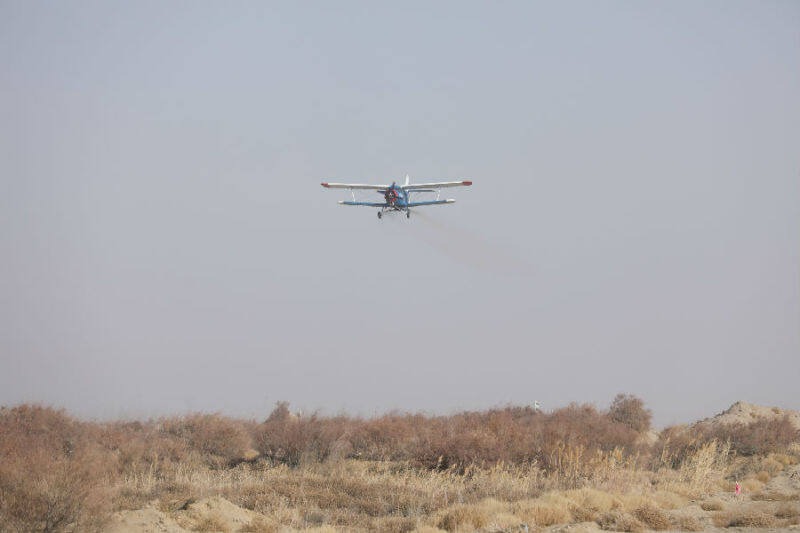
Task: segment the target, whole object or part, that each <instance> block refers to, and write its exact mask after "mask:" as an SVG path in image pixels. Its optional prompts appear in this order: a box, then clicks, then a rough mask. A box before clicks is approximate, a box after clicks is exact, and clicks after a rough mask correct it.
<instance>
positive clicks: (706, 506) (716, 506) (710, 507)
mask: <svg viewBox="0 0 800 533" xmlns="http://www.w3.org/2000/svg"><path fill="white" fill-rule="evenodd" d="M700 508H701V509H702V510H704V511H722V510H723V509H724V508H725V504H723V503H722V502H721V501H719V500H706V501H704V502H701V503H700Z"/></svg>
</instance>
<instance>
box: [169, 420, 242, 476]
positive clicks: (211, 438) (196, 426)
mask: <svg viewBox="0 0 800 533" xmlns="http://www.w3.org/2000/svg"><path fill="white" fill-rule="evenodd" d="M161 427H162V431H163V432H164V433H166V434H167V435H173V436H175V437H178V438H179V439H181V440H182V441H183V442H185V443H186V444H187V446H188V447H189V448H190V449H193V450H195V451H197V452H199V453H200V454H201V455H202V456H203V457H205V458H206V460H207V461H208V463H209V464H210V465H211V466H214V467H222V466H226V465H229V464H231V463H235V462H236V461H238V460H241V459H242V458H243V457H244V455H245V452H247V450H249V449H250V448H251V447H252V437H251V436H250V432H249V431H248V430H247V428H246V427H245V425H244V424H243V423H242V422H239V421H236V420H233V419H230V418H226V417H223V416H221V415H218V414H193V415H189V416H184V417H180V418H170V419H166V420H163V421H162V422H161Z"/></svg>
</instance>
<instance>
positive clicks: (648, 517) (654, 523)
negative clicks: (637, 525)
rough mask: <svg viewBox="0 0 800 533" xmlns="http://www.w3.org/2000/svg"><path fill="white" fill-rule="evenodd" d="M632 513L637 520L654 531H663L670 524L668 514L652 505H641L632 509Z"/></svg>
mask: <svg viewBox="0 0 800 533" xmlns="http://www.w3.org/2000/svg"><path fill="white" fill-rule="evenodd" d="M632 514H633V516H635V517H636V519H637V520H639V521H640V522H642V523H643V524H644V525H645V526H647V528H648V529H652V530H654V531H663V530H665V529H669V528H670V526H671V523H670V520H669V516H667V514H666V513H665V512H664V511H662V510H661V509H659V508H658V507H655V506H653V505H643V506H642V507H639V508H637V509H634V511H633V513H632Z"/></svg>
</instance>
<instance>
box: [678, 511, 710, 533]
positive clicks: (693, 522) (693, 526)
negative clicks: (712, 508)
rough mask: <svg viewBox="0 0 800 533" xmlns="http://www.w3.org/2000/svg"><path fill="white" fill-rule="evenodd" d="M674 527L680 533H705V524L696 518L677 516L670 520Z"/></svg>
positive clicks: (685, 515)
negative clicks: (690, 532) (699, 532)
mask: <svg viewBox="0 0 800 533" xmlns="http://www.w3.org/2000/svg"><path fill="white" fill-rule="evenodd" d="M670 520H671V522H672V525H673V526H674V527H675V529H677V530H678V531H703V530H704V529H705V528H704V527H703V524H702V523H701V522H700V520H698V519H697V518H695V517H694V516H691V515H687V514H677V515H674V516H672V517H671V518H670Z"/></svg>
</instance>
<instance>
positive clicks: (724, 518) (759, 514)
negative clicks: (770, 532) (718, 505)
mask: <svg viewBox="0 0 800 533" xmlns="http://www.w3.org/2000/svg"><path fill="white" fill-rule="evenodd" d="M713 520H714V525H716V526H717V527H774V526H775V525H776V524H777V521H776V520H775V517H774V516H771V515H768V514H767V513H765V512H763V511H759V510H757V509H737V510H735V511H729V512H723V513H717V514H716V515H714V518H713Z"/></svg>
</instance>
